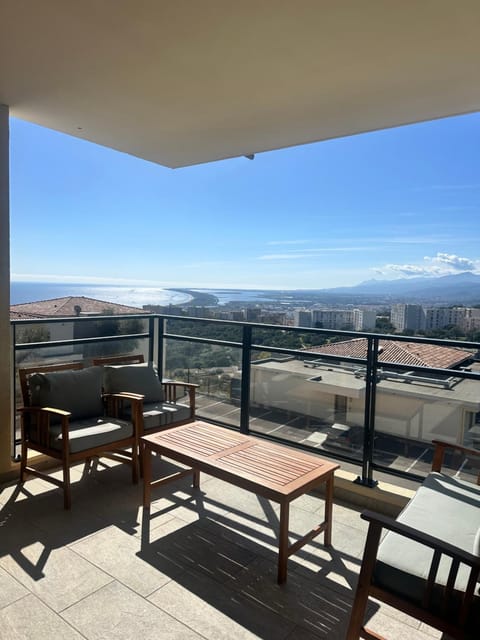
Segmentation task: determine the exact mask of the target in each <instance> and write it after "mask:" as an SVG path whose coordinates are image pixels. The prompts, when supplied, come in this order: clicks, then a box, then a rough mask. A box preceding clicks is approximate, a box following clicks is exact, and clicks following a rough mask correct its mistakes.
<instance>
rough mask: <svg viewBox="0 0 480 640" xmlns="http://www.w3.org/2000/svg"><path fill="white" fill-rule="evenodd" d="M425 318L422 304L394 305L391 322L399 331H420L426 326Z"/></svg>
mask: <svg viewBox="0 0 480 640" xmlns="http://www.w3.org/2000/svg"><path fill="white" fill-rule="evenodd" d="M424 316H425V314H424V310H423V307H422V305H420V304H393V305H392V309H391V316H390V321H391V323H392V324H393V326H394V327H395V329H396V330H397V331H419V330H420V329H423V328H424V326H425V320H424Z"/></svg>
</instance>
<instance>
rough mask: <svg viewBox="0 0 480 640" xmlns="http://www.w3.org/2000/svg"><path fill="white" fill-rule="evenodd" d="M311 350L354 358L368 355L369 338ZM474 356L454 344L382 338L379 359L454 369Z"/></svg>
mask: <svg viewBox="0 0 480 640" xmlns="http://www.w3.org/2000/svg"><path fill="white" fill-rule="evenodd" d="M308 351H310V352H314V353H325V354H328V355H334V356H346V357H350V358H366V357H367V339H366V338H355V339H353V340H346V341H345V342H334V343H331V344H326V345H321V346H318V347H309V349H308ZM471 358H472V352H471V351H467V350H466V349H458V348H456V347H455V348H454V347H441V346H437V345H434V344H427V343H422V344H421V343H418V342H401V341H396V340H380V341H379V355H378V361H379V362H396V363H397V364H406V365H411V366H418V367H433V368H437V369H450V368H453V367H457V366H459V365H460V364H462V363H463V362H465V361H467V360H470V359H471Z"/></svg>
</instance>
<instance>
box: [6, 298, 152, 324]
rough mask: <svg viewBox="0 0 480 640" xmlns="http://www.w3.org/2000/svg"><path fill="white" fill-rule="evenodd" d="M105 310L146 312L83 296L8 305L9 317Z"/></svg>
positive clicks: (118, 312) (123, 312)
mask: <svg viewBox="0 0 480 640" xmlns="http://www.w3.org/2000/svg"><path fill="white" fill-rule="evenodd" d="M106 310H108V312H109V313H113V314H114V315H120V314H134V313H148V312H147V311H144V310H143V309H138V308H137V307H130V306H127V305H125V304H116V303H115V302H106V301H105V300H96V299H95V298H87V297H85V296H66V297H65V298H52V299H50V300H38V301H36V302H24V303H22V304H14V305H11V307H10V317H11V318H12V319H14V318H15V319H17V318H19V319H20V318H54V317H58V318H66V317H69V316H75V317H77V316H82V315H84V314H87V315H88V314H105V312H106Z"/></svg>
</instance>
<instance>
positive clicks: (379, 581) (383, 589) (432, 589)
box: [346, 441, 480, 640]
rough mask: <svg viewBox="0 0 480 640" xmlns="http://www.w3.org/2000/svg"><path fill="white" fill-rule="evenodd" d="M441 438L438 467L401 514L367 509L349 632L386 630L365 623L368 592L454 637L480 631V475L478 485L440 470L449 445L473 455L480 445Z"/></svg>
mask: <svg viewBox="0 0 480 640" xmlns="http://www.w3.org/2000/svg"><path fill="white" fill-rule="evenodd" d="M434 445H435V452H434V458H433V463H432V472H431V473H430V474H429V475H428V476H427V478H426V479H425V481H424V482H423V484H422V485H421V487H420V488H419V489H418V491H417V492H416V493H415V495H414V497H413V498H412V499H411V500H410V501H409V502H408V504H407V506H406V507H405V508H404V509H403V511H402V512H401V513H400V515H399V516H398V518H397V519H396V520H395V519H392V518H388V517H384V516H382V515H380V514H377V513H373V512H370V511H365V512H364V513H362V516H361V517H362V518H363V519H364V520H366V521H368V522H369V528H368V534H367V540H366V544H365V551H364V556H363V561H362V566H361V569H360V575H359V579H358V585H357V590H356V595H355V601H354V604H353V609H352V614H351V618H350V625H349V628H348V632H347V637H346V640H357V639H358V638H367V639H370V640H373V639H376V640H379V639H381V638H382V636H380V635H378V634H376V633H374V632H373V631H371V630H370V629H368V628H366V627H365V626H364V619H365V610H366V607H367V604H368V598H369V596H371V597H373V598H376V599H378V600H381V601H382V602H385V603H386V604H388V605H390V606H392V607H395V608H396V609H399V610H400V611H403V612H404V613H406V614H407V615H410V616H412V617H414V618H417V619H418V620H421V621H422V622H425V623H426V624H428V625H430V626H432V627H435V628H437V629H439V630H440V631H443V632H445V633H448V634H449V635H450V636H452V637H453V638H458V639H464V640H466V639H467V638H468V639H470V638H471V639H472V640H473V638H478V637H479V629H480V594H479V584H478V580H479V573H480V486H478V484H479V480H480V476H479V478H477V485H475V484H473V483H470V482H467V481H464V480H460V479H458V478H457V477H452V476H449V475H446V474H445V473H442V471H441V470H442V464H443V460H444V455H445V452H446V451H447V450H452V451H457V452H460V454H463V455H464V456H465V457H466V458H468V459H470V458H473V459H474V460H475V459H476V458H477V457H479V456H480V451H477V450H473V449H467V448H465V447H462V446H459V445H453V444H448V443H444V442H439V441H435V442H434ZM384 531H385V532H386V535H385V536H384V537H383V539H382V540H381V537H382V533H383V532H384ZM380 540H381V541H380Z"/></svg>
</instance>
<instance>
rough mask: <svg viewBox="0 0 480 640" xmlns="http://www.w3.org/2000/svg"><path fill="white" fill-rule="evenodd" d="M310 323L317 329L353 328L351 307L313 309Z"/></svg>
mask: <svg viewBox="0 0 480 640" xmlns="http://www.w3.org/2000/svg"><path fill="white" fill-rule="evenodd" d="M312 324H313V326H314V327H318V328H319V329H353V309H314V310H313V311H312Z"/></svg>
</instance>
